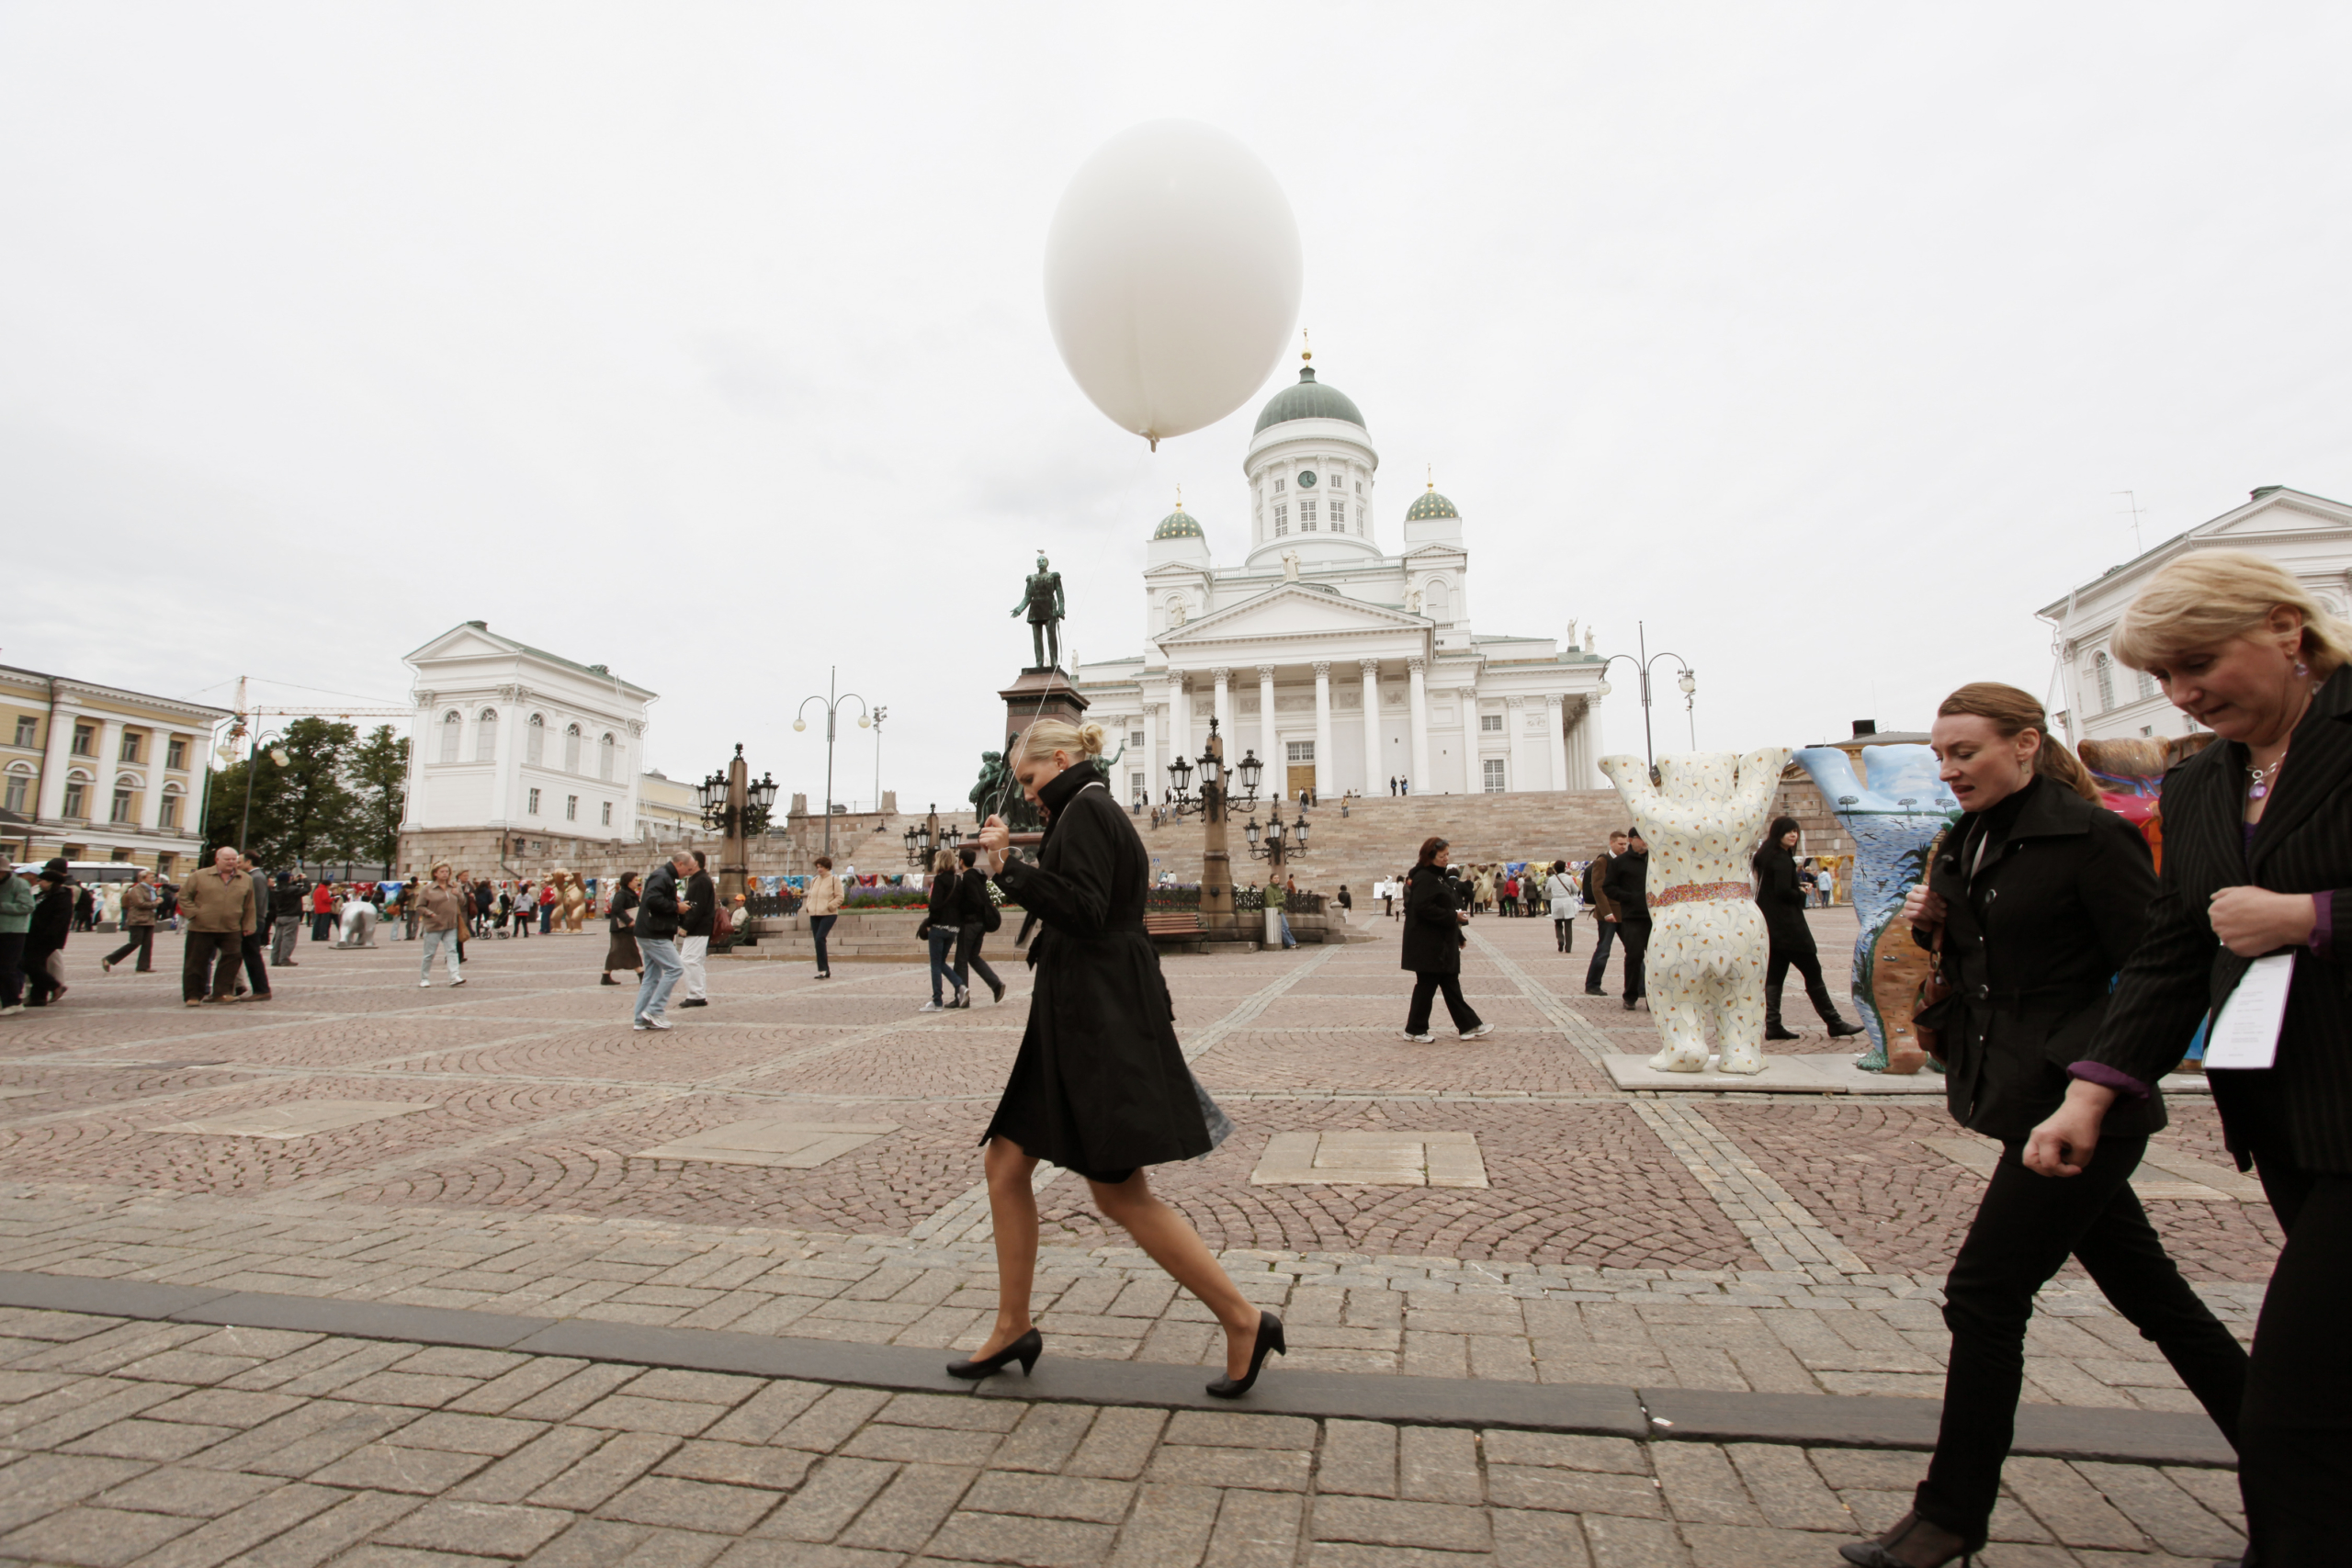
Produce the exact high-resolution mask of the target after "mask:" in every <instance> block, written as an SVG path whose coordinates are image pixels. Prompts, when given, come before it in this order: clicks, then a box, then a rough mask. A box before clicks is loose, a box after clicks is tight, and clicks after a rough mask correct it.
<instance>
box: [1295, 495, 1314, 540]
mask: <svg viewBox="0 0 2352 1568" xmlns="http://www.w3.org/2000/svg"><path fill="white" fill-rule="evenodd" d="M1298 531H1299V532H1300V533H1302V534H1312V533H1313V532H1315V503H1314V502H1311V501H1302V502H1299V503H1298Z"/></svg>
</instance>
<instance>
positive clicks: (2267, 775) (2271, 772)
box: [2245, 751, 2287, 800]
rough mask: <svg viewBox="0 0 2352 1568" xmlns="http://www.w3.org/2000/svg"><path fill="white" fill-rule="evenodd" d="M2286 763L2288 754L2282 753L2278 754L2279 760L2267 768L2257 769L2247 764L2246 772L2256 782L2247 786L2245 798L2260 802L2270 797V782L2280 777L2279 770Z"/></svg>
mask: <svg viewBox="0 0 2352 1568" xmlns="http://www.w3.org/2000/svg"><path fill="white" fill-rule="evenodd" d="M2286 761H2287V753H2286V752H2284V751H2281V752H2279V753H2278V758H2277V760H2275V761H2272V762H2271V764H2270V765H2269V766H2268V767H2267V768H2257V767H2256V766H2255V765H2254V764H2252V763H2251V762H2249V763H2247V764H2246V772H2247V773H2249V774H2251V775H2252V776H2253V781H2254V782H2253V783H2251V784H2247V785H2246V786H2245V797H2246V798H2247V799H2248V800H2260V799H2261V798H2262V797H2263V796H2265V795H2268V794H2269V793H2270V781H2271V780H2273V779H2275V778H2277V777H2278V769H2279V768H2280V766H2282V765H2283V764H2284V763H2285V762H2286Z"/></svg>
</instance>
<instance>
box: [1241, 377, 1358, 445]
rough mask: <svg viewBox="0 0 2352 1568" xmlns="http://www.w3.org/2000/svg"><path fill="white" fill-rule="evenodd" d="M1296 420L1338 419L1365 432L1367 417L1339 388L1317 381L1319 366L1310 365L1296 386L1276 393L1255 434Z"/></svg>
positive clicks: (1260, 416) (1260, 414) (1266, 407)
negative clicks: (1269, 426)
mask: <svg viewBox="0 0 2352 1568" xmlns="http://www.w3.org/2000/svg"><path fill="white" fill-rule="evenodd" d="M1294 419H1338V420H1345V421H1346V422H1347V423H1350V424H1352V425H1354V426H1356V427H1357V428H1358V429H1360V430H1361V429H1363V427H1364V424H1363V414H1362V413H1360V412H1357V411H1356V405H1355V403H1354V402H1353V401H1352V400H1351V399H1350V398H1349V397H1348V395H1347V393H1345V392H1343V391H1341V390H1340V389H1338V388H1337V387H1327V386H1325V385H1323V383H1321V382H1320V381H1317V379H1316V378H1315V367H1313V366H1312V365H1310V366H1307V367H1306V368H1305V369H1303V370H1301V371H1300V372H1299V373H1298V383H1297V385H1295V386H1291V387H1284V388H1283V389H1282V390H1281V391H1279V392H1276V393H1275V394H1274V395H1273V398H1272V400H1271V401H1269V402H1268V403H1267V404H1266V406H1265V408H1264V409H1263V410H1261V412H1260V413H1259V415H1258V429H1257V430H1253V431H1251V432H1250V434H1252V435H1255V434H1258V430H1263V429H1265V428H1266V427H1267V426H1268V425H1270V424H1281V423H1285V422H1286V421H1289V420H1294Z"/></svg>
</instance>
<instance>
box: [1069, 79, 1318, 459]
mask: <svg viewBox="0 0 2352 1568" xmlns="http://www.w3.org/2000/svg"><path fill="white" fill-rule="evenodd" d="M1299 272H1300V266H1299V245H1298V220H1297V219H1295V217H1293V216H1292V215H1291V209H1290V200H1289V198H1288V197H1284V196H1283V188H1282V186H1280V185H1278V184H1276V183H1275V180H1274V175H1273V171H1272V170H1271V169H1269V168H1267V167H1266V165H1265V164H1264V163H1263V162H1261V160H1260V159H1259V157H1258V155H1257V154H1256V153H1254V152H1250V149H1249V148H1247V147H1245V146H1243V145H1242V144H1241V143H1240V142H1239V141H1236V140H1235V139H1234V138H1233V137H1231V136H1229V135H1227V134H1226V133H1225V132H1224V131H1222V130H1217V129H1216V127H1215V126H1210V125H1203V124H1201V123H1200V122H1199V121H1197V120H1189V119H1156V120H1150V121H1148V122H1147V123H1145V124H1142V125H1138V126H1136V127H1134V128H1132V129H1130V130H1123V131H1121V132H1120V133H1119V134H1118V135H1116V136H1114V137H1113V138H1112V139H1111V140H1110V141H1106V142H1104V143H1103V146H1102V148H1101V149H1100V150H1099V151H1098V152H1095V154H1094V155H1093V156H1092V157H1091V158H1089V159H1088V160H1087V161H1086V163H1085V164H1084V166H1082V167H1081V168H1080V170H1079V171H1078V173H1077V175H1075V176H1074V177H1072V179H1071V180H1070V182H1069V189H1068V190H1067V191H1065V192H1063V193H1062V201H1061V206H1060V207H1059V208H1057V209H1056V210H1055V212H1054V222H1053V227H1052V228H1051V229H1050V230H1049V231H1047V232H1046V318H1047V320H1048V321H1051V322H1052V324H1053V329H1054V344H1055V346H1056V347H1057V348H1059V349H1060V350H1061V355H1062V363H1063V364H1065V365H1067V366H1069V373H1070V375H1071V376H1072V377H1073V378H1075V379H1076V380H1077V382H1078V384H1079V387H1080V389H1082V390H1083V391H1084V392H1085V393H1086V395H1087V396H1088V397H1089V398H1090V399H1091V400H1093V403H1094V406H1095V407H1096V408H1099V409H1101V410H1102V411H1103V412H1104V413H1106V414H1108V415H1110V416H1111V419H1112V422H1113V423H1115V424H1117V425H1118V426H1119V428H1120V429H1122V430H1131V431H1133V432H1135V433H1136V434H1137V435H1141V436H1144V437H1145V438H1147V439H1148V440H1149V441H1150V442H1151V444H1152V446H1154V447H1155V448H1156V447H1158V446H1159V442H1160V438H1161V437H1163V436H1169V435H1182V434H1184V433H1185V432H1186V431H1189V430H1198V429H1200V428H1201V427H1202V426H1204V425H1209V424H1215V423H1216V422H1217V421H1218V420H1221V419H1223V418H1224V417H1225V416H1226V415H1227V414H1229V413H1231V412H1233V411H1234V410H1235V409H1238V408H1239V407H1240V406H1241V404H1242V402H1243V400H1246V399H1247V398H1248V397H1249V396H1250V393H1252V392H1254V391H1256V390H1257V389H1259V388H1260V387H1261V386H1262V385H1264V384H1265V379H1266V377H1267V374H1268V373H1269V372H1270V371H1272V369H1273V367H1274V361H1275V360H1276V359H1277V358H1278V357H1280V355H1282V352H1283V346H1284V345H1285V344H1287V343H1288V342H1289V341H1290V334H1291V329H1292V328H1293V327H1294V326H1295V325H1296V324H1297V321H1298V291H1299Z"/></svg>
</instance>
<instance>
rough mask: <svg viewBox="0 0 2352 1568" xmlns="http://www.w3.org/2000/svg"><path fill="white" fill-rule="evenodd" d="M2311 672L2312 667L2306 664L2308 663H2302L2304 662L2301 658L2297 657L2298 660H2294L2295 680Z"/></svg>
mask: <svg viewBox="0 0 2352 1568" xmlns="http://www.w3.org/2000/svg"><path fill="white" fill-rule="evenodd" d="M2311 672H2312V667H2311V666H2310V665H2308V664H2306V663H2304V662H2303V661H2302V660H2300V659H2298V660H2295V679H2296V680H2298V681H2300V680H2301V679H2302V678H2303V677H2304V676H2306V675H2308V674H2310V673H2311Z"/></svg>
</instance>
